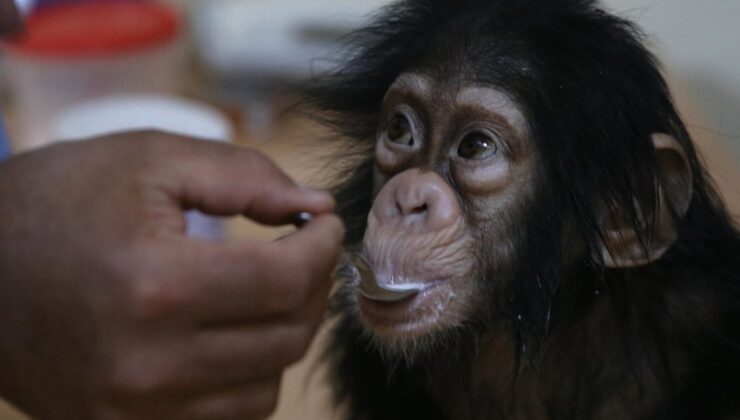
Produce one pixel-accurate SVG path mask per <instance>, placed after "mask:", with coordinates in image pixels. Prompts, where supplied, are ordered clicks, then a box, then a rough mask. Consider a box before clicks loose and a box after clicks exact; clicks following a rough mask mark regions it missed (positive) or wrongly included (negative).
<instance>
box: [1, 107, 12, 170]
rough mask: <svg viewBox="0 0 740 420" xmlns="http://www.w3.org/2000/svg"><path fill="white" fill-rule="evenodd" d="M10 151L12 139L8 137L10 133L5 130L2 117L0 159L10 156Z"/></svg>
mask: <svg viewBox="0 0 740 420" xmlns="http://www.w3.org/2000/svg"><path fill="white" fill-rule="evenodd" d="M10 153H11V151H10V139H8V134H7V132H6V131H5V126H4V125H3V119H2V118H0V161H3V160H5V159H7V158H8V157H10Z"/></svg>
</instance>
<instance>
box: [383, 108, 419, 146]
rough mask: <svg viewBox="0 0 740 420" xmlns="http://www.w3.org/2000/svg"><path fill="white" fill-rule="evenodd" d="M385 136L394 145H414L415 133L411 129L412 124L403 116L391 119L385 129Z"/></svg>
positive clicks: (395, 116) (398, 115) (399, 115)
mask: <svg viewBox="0 0 740 420" xmlns="http://www.w3.org/2000/svg"><path fill="white" fill-rule="evenodd" d="M385 135H386V137H387V138H388V140H390V141H391V142H393V143H398V144H401V145H404V146H413V145H414V132H413V130H412V128H411V122H410V121H409V119H408V118H407V117H406V116H405V115H403V114H396V115H394V116H393V118H391V120H390V121H389V122H388V126H387V127H386V129H385Z"/></svg>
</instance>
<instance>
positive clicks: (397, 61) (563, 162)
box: [308, 0, 740, 420]
mask: <svg viewBox="0 0 740 420" xmlns="http://www.w3.org/2000/svg"><path fill="white" fill-rule="evenodd" d="M349 41H350V42H349V43H348V45H349V47H350V48H351V50H350V54H351V55H350V57H349V59H348V62H347V63H346V64H345V65H343V67H342V68H341V69H340V70H339V71H337V72H336V73H334V74H331V75H329V76H328V77H326V78H323V79H321V80H319V82H318V83H317V84H316V85H314V86H313V87H312V88H310V89H309V91H308V95H309V99H310V103H311V104H313V105H314V106H315V107H316V109H317V110H318V111H319V112H320V115H321V118H322V119H323V121H324V122H327V123H329V124H330V125H331V126H332V127H334V128H335V129H336V130H337V132H338V133H339V134H340V135H341V137H342V138H344V139H346V141H347V142H348V143H347V144H348V145H347V149H346V150H356V151H357V153H355V154H354V155H353V154H351V153H347V154H346V156H343V157H342V159H343V161H344V162H347V166H346V169H347V172H346V173H347V175H346V178H345V179H344V180H343V182H342V184H341V185H340V187H339V188H338V190H337V199H338V203H339V212H340V214H341V215H342V216H343V217H344V219H345V221H346V223H347V226H348V235H347V243H348V246H350V247H351V246H354V245H356V244H357V243H358V242H360V241H361V238H362V235H363V232H364V229H365V220H366V216H367V214H368V211H369V209H370V206H371V203H372V197H371V194H372V179H371V173H372V167H373V164H372V157H371V155H372V154H371V152H370V150H372V149H371V148H372V145H373V143H374V142H375V136H376V131H377V129H378V125H379V120H378V119H379V115H380V108H381V102H382V98H383V96H384V95H385V92H386V91H387V89H388V88H389V86H390V85H391V83H392V82H393V81H394V80H395V79H396V77H397V76H398V75H399V74H401V73H402V72H404V71H408V70H411V69H425V70H427V72H429V71H432V72H434V73H435V74H438V75H441V76H445V75H447V76H449V75H453V76H456V77H461V78H465V79H466V80H475V81H478V82H481V83H484V84H488V85H492V86H495V87H498V88H500V89H502V90H504V91H506V92H508V93H509V94H510V95H511V96H512V97H513V98H515V99H516V101H517V102H518V103H519V104H520V106H521V107H522V108H523V111H524V113H525V115H526V116H527V118H528V121H529V130H530V133H531V134H532V139H531V140H532V141H534V142H536V145H537V149H538V152H539V154H540V158H541V160H542V162H543V166H542V168H541V171H540V173H539V174H537V180H536V182H537V186H538V191H539V195H538V197H537V199H536V202H533V203H529V206H528V207H527V208H526V211H525V212H524V214H522V215H521V222H522V223H524V224H525V226H524V227H525V228H524V229H522V231H523V233H522V234H521V236H520V237H517V238H511V240H512V242H514V244H515V246H516V248H517V250H518V252H519V257H520V259H521V260H522V264H520V266H519V269H518V276H517V279H518V281H516V282H513V283H512V284H510V285H509V287H508V288H507V289H506V293H507V294H506V296H505V297H506V299H503V300H501V299H500V298H499V300H493V299H492V300H491V314H482V315H481V317H480V319H476V320H471V322H470V323H469V325H467V326H464V327H461V328H460V331H457V334H455V335H454V337H455V339H453V340H449V341H447V342H446V343H445V346H444V348H441V349H440V350H439V351H438V352H435V353H434V354H433V355H430V357H429V358H428V359H423V360H420V361H419V362H418V363H415V364H414V365H412V366H408V365H399V364H398V363H397V361H392V360H385V361H384V360H382V358H381V356H380V355H379V354H378V353H377V352H376V351H375V350H373V348H372V347H371V346H369V344H368V343H367V341H366V339H365V338H364V337H363V335H362V331H361V328H360V326H359V324H358V322H357V320H356V319H354V317H353V316H351V315H349V313H350V311H349V310H348V308H346V307H344V306H343V305H345V304H344V303H343V300H342V299H341V296H340V297H339V298H338V299H337V300H336V303H335V306H334V310H335V313H336V314H338V315H339V316H340V321H339V324H338V326H337V328H336V330H335V332H334V345H333V348H332V350H331V356H332V363H334V369H335V370H334V372H335V389H336V396H337V399H338V401H339V402H345V403H347V404H348V407H349V418H350V419H352V420H361V419H365V420H371V419H372V420H393V419H399V420H400V419H448V418H454V416H450V415H448V414H445V413H444V412H443V410H442V409H441V406H442V405H444V404H439V401H435V400H434V399H433V398H432V397H431V395H430V394H429V393H428V391H427V389H428V384H429V383H430V382H434V381H440V380H442V378H444V380H446V381H449V382H450V383H451V384H452V383H456V381H457V380H459V382H460V383H461V384H464V383H465V377H466V376H467V375H468V374H469V372H466V367H467V366H468V365H469V361H470V360H472V358H474V357H475V355H476V352H477V350H478V348H477V342H476V340H477V339H478V337H479V336H480V334H481V333H482V332H483V331H484V330H485V329H486V328H487V326H488V325H489V324H488V323H489V322H490V321H491V318H496V319H499V320H500V319H504V320H506V323H505V324H506V327H507V331H510V333H511V334H512V337H513V338H514V340H516V342H518V343H519V344H518V348H519V349H520V350H519V355H518V357H517V359H516V363H523V364H524V365H525V367H524V368H523V369H520V370H517V372H526V371H527V370H530V371H533V372H539V374H540V376H541V377H544V378H545V380H546V382H547V383H550V384H551V385H552V388H553V389H552V390H551V392H549V393H548V394H547V395H546V396H543V399H544V400H545V404H546V406H547V412H548V415H549V416H550V418H553V419H590V418H594V410H595V409H596V408H598V407H599V406H600V405H601V404H602V403H603V402H604V401H606V400H607V399H608V398H609V397H611V396H613V395H614V394H615V393H618V392H620V390H621V389H622V388H623V387H624V386H625V384H632V385H635V386H636V388H637V389H638V390H640V389H642V388H643V387H644V388H649V387H650V386H658V387H660V388H661V389H663V390H664V391H665V393H666V395H667V397H665V398H663V400H662V402H661V403H660V404H658V408H657V410H654V411H653V413H652V414H650V415H649V416H648V418H651V419H729V418H740V235H738V231H737V230H736V229H735V228H734V227H733V226H732V222H731V220H730V218H729V217H728V215H727V212H726V210H725V208H724V206H723V204H722V202H721V200H720V199H719V198H718V197H717V195H716V193H715V191H714V189H713V187H712V185H711V180H710V179H709V177H708V176H707V174H706V172H705V170H704V168H703V166H702V164H701V162H700V161H699V159H698V158H697V156H696V152H695V151H694V146H693V145H692V141H691V139H690V138H689V135H688V133H687V131H686V129H685V126H684V124H683V122H682V121H681V119H680V117H679V116H678V115H677V112H676V110H675V108H674V105H673V104H672V99H671V96H670V93H669V92H668V88H667V86H666V84H665V82H664V80H663V77H662V76H661V74H660V72H659V70H658V69H657V65H656V62H655V60H654V58H653V56H652V55H651V54H650V53H649V52H648V51H647V50H646V49H645V48H644V47H643V45H642V36H641V34H640V32H639V31H638V30H637V29H636V28H635V26H633V25H632V24H631V23H629V22H627V21H625V20H623V19H620V18H617V17H614V16H612V15H610V14H607V13H605V12H603V11H602V10H601V9H599V8H598V7H597V6H596V5H595V4H594V2H593V1H590V0H516V1H513V0H412V1H404V2H401V3H398V4H395V5H392V6H390V7H389V8H387V9H386V10H384V11H383V13H382V14H381V15H379V16H378V17H377V19H376V20H375V23H374V24H372V25H370V26H369V27H367V28H366V29H364V30H362V31H359V32H358V33H356V34H354V35H353V36H352V38H351V39H350V40H349ZM655 132H664V133H669V134H671V135H673V136H674V137H675V138H676V139H678V140H679V141H680V143H681V144H682V145H683V147H684V148H685V149H686V151H687V153H688V155H689V159H690V164H691V167H692V170H693V174H694V179H693V180H694V185H693V187H694V192H693V197H692V201H691V205H690V209H689V211H688V214H687V215H686V216H685V217H684V218H682V219H681V220H677V221H676V223H677V227H678V229H679V232H680V238H679V240H678V242H677V243H676V244H675V245H674V246H673V247H672V248H671V249H670V250H669V252H668V253H667V254H665V255H664V256H663V257H662V258H660V259H659V260H658V261H657V262H655V263H652V264H650V265H648V266H645V267H641V268H638V269H630V270H607V269H605V268H603V264H602V261H601V260H600V259H599V258H597V257H593V255H597V253H596V252H595V251H596V250H597V249H598V243H599V238H600V235H602V232H600V230H599V223H598V214H599V209H603V208H605V207H606V208H608V209H609V210H610V211H611V212H612V213H613V214H614V215H616V216H617V217H622V218H627V219H628V220H629V221H631V223H632V225H633V226H634V229H635V231H636V232H640V233H643V232H649V231H650V223H651V220H649V218H648V220H644V218H643V217H641V215H643V214H652V213H653V210H654V209H655V207H656V205H657V202H656V198H655V197H656V194H657V192H656V185H657V180H658V174H657V164H656V159H655V153H654V149H653V147H652V144H651V142H650V139H649V137H650V134H651V133H655ZM635 202H639V203H640V208H636V206H635V205H634V203H635ZM668 204H670V203H668ZM566 226H568V227H569V228H568V229H571V230H573V232H570V235H572V236H573V237H574V238H575V239H576V240H580V241H582V243H583V244H584V245H585V247H586V249H587V251H586V252H585V253H584V257H583V260H582V261H580V262H579V263H578V264H575V265H574V266H571V267H565V266H564V265H563V264H562V262H563V258H562V255H563V247H564V246H568V244H564V243H562V241H561V240H560V238H562V237H563V235H564V233H565V232H564V229H566ZM498 295H500V294H498ZM604 301H606V302H607V303H608V305H607V306H606V307H607V308H608V310H607V311H606V313H601V314H600V315H599V316H598V317H595V316H594V315H593V314H592V312H593V311H592V309H593V307H594V305H595V303H596V302H604ZM584 320H589V321H588V323H591V324H590V325H593V323H596V324H597V328H596V330H597V332H598V333H597V334H595V335H594V334H593V333H591V334H588V333H586V332H584V331H579V330H578V326H583V325H584ZM574 326H576V327H574ZM586 349H590V350H586ZM554 361H556V362H557V363H556V364H557V365H558V366H561V367H564V368H563V369H561V370H558V369H551V368H549V367H548V366H551V365H552V362H554ZM677 361H680V363H681V364H682V365H683V366H687V368H686V369H679V368H678V365H679V363H678V362H677ZM648 378H650V379H654V380H655V381H656V382H657V385H655V384H653V385H648V381H649V379H648ZM511 381H512V382H511V383H512V386H511V392H510V394H508V395H490V396H485V395H483V396H478V397H475V398H473V399H472V400H471V401H472V403H474V404H476V409H475V410H474V412H475V413H477V415H478V416H479V418H482V419H501V418H519V417H517V416H516V415H515V411H516V409H515V408H514V409H512V408H509V409H507V410H503V409H501V408H500V406H502V404H499V403H498V402H497V400H496V398H500V399H507V400H511V399H513V400H516V399H517V398H520V397H521V395H518V394H517V389H516V378H511ZM636 395H637V396H636V397H635V398H634V401H633V403H634V404H633V405H634V406H633V407H626V408H625V412H630V410H634V411H635V412H637V411H640V410H639V407H640V405H641V404H642V400H641V398H640V392H637V394H636ZM507 406H508V405H507ZM514 406H515V405H514ZM631 418H634V417H631Z"/></svg>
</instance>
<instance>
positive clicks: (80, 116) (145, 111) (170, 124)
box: [51, 95, 233, 240]
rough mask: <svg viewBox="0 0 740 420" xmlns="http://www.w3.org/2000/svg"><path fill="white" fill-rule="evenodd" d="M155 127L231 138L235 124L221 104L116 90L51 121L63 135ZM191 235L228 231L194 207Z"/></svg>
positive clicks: (83, 135)
mask: <svg viewBox="0 0 740 420" xmlns="http://www.w3.org/2000/svg"><path fill="white" fill-rule="evenodd" d="M145 129H156V130H160V131H167V132H170V133H174V134H181V135H185V136H191V137H196V138H199V139H203V140H211V141H222V142H228V141H230V140H231V139H232V136H233V130H232V126H231V124H230V122H229V121H228V119H227V118H226V117H225V116H223V115H222V114H221V113H220V112H219V111H218V110H216V109H214V108H212V107H210V106H208V105H204V104H201V103H198V102H194V101H191V100H187V99H184V98H179V97H176V96H170V95H116V96H110V97H105V98H100V99H96V100H93V101H88V102H84V103H80V104H78V105H75V106H72V107H70V108H69V109H67V110H66V111H64V112H62V113H60V114H59V115H58V116H57V117H56V118H55V119H54V121H52V122H51V133H52V135H53V136H54V138H55V139H57V140H58V141H65V140H77V139H81V138H87V137H95V136H100V135H103V134H109V133H114V132H120V131H131V130H145ZM186 218H187V230H188V232H187V233H188V235H189V236H191V237H195V238H200V239H207V240H220V239H223V238H224V237H225V226H224V222H223V220H222V219H220V218H217V217H210V216H206V215H203V214H201V213H199V212H197V211H190V212H188V213H187V215H186Z"/></svg>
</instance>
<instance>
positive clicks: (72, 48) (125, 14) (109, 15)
mask: <svg viewBox="0 0 740 420" xmlns="http://www.w3.org/2000/svg"><path fill="white" fill-rule="evenodd" d="M179 32H180V18H179V16H178V14H177V12H176V11H175V10H174V9H172V8H171V7H167V6H165V5H162V4H157V3H151V2H134V1H128V2H127V1H103V2H101V1H96V2H87V3H77V4H65V5H59V6H51V7H46V8H41V9H39V10H38V11H36V12H34V13H33V14H31V16H29V18H28V20H27V21H26V31H25V33H24V34H23V36H22V37H20V38H19V39H16V40H14V41H13V42H11V43H10V44H9V47H10V49H11V50H12V51H15V52H18V53H21V54H27V55H35V56H45V57H62V58H68V57H89V56H101V55H115V54H120V53H126V52H131V51H134V50H139V49H145V48H151V47H155V46H158V45H160V44H164V43H166V42H167V41H170V40H172V39H173V38H175V37H176V36H177V34H178V33H179Z"/></svg>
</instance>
